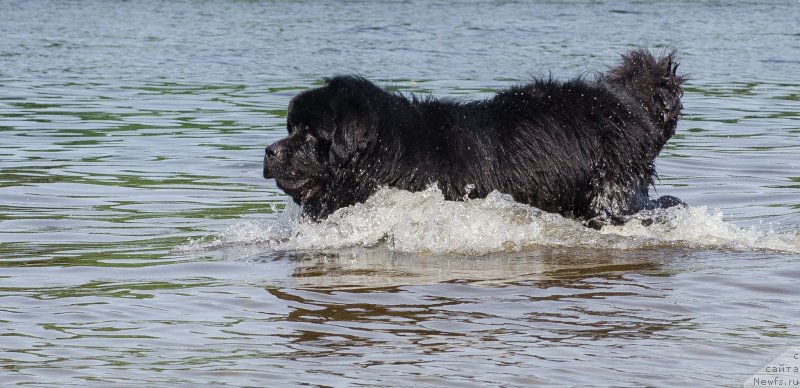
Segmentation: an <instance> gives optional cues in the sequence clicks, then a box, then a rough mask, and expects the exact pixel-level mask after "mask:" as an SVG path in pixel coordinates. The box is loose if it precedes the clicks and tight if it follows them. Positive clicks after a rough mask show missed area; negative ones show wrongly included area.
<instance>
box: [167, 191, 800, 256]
mask: <svg viewBox="0 0 800 388" xmlns="http://www.w3.org/2000/svg"><path fill="white" fill-rule="evenodd" d="M298 214H299V211H298V209H296V207H289V208H287V210H286V211H285V212H284V213H283V215H282V217H281V218H279V219H278V220H277V221H274V222H259V221H242V222H239V223H236V224H234V225H232V226H230V227H229V228H228V230H226V231H225V232H223V233H222V234H221V235H220V236H218V237H216V238H215V239H214V240H213V241H211V242H207V241H205V242H204V241H200V242H194V243H190V244H187V245H186V246H183V247H180V248H179V249H180V250H183V251H197V250H204V249H216V248H220V247H226V246H232V245H247V244H251V245H253V244H255V245H260V246H262V247H263V246H267V247H268V248H269V249H272V250H276V251H325V250H340V249H346V248H353V247H381V248H384V249H388V250H390V251H394V252H406V253H413V254H422V255H428V254H431V255H447V254H454V255H455V254H459V255H484V254H489V253H497V252H519V251H525V250H529V249H535V248H540V247H578V248H606V249H618V250H633V249H642V248H658V247H670V248H676V247H677V248H688V249H736V250H759V249H766V250H774V251H781V252H788V253H800V233H798V232H797V231H795V232H788V233H786V232H784V233H778V232H774V231H772V230H768V231H761V230H758V229H755V228H749V229H748V228H740V227H737V226H736V225H734V224H732V223H730V222H726V221H725V220H723V214H722V212H721V211H719V210H714V211H709V210H708V209H707V208H706V207H703V206H700V207H683V208H677V207H676V208H670V209H659V210H654V211H645V212H641V213H639V214H637V215H635V216H633V217H631V219H630V220H629V221H628V222H627V223H626V224H625V225H622V226H607V227H604V228H603V229H602V230H601V231H596V230H594V229H590V228H586V227H584V226H582V225H581V224H580V223H579V222H576V221H574V220H570V219H567V218H564V217H561V216H560V215H557V214H552V213H547V212H543V211H541V210H539V209H537V208H534V207H531V206H528V205H524V204H520V203H517V202H515V201H514V200H513V199H512V198H511V196H509V195H506V194H501V193H499V192H492V193H491V194H489V195H488V196H487V197H486V198H481V199H470V200H466V201H458V202H456V201H446V200H445V199H444V196H443V195H442V193H441V191H440V190H439V189H438V188H436V187H435V186H432V187H429V188H428V189H426V190H423V191H420V192H416V193H412V192H408V191H403V190H397V189H389V188H386V189H382V190H380V191H378V192H377V193H376V194H375V195H373V196H372V197H370V198H369V199H368V200H367V201H366V202H365V203H363V204H357V205H354V206H351V207H347V208H343V209H339V210H338V211H336V212H335V213H334V214H332V215H331V216H329V217H328V218H327V219H325V220H323V221H321V222H311V221H307V220H303V219H301V218H300V217H299V216H298ZM650 220H654V221H655V222H652V224H651V223H650V222H645V221H650ZM646 225H647V226H646Z"/></svg>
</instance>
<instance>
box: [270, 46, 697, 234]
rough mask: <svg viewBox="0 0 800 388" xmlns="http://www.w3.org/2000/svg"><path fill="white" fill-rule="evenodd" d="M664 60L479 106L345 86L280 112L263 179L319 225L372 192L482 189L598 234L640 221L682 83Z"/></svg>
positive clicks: (628, 62) (628, 58) (339, 80)
mask: <svg viewBox="0 0 800 388" xmlns="http://www.w3.org/2000/svg"><path fill="white" fill-rule="evenodd" d="M677 67H678V65H677V64H676V63H675V62H674V53H669V54H666V55H662V56H661V57H660V58H655V57H653V55H652V54H650V53H649V52H648V51H646V50H634V51H632V52H630V53H628V54H626V55H623V57H622V63H621V64H620V65H619V66H618V67H616V68H614V69H612V70H611V71H609V72H608V73H607V74H604V75H598V76H597V77H595V78H596V79H593V80H588V79H583V78H578V79H575V80H571V81H567V82H557V81H554V80H552V79H540V80H535V81H534V82H532V83H530V84H526V85H521V86H516V87H513V88H511V89H508V90H504V91H501V92H499V93H498V94H497V95H496V96H494V97H493V98H491V99H488V100H485V101H470V102H460V101H454V100H450V99H448V100H435V99H433V98H430V97H429V98H423V99H418V98H416V97H414V96H411V97H406V96H404V95H402V94H400V93H395V92H387V91H385V90H383V89H381V88H379V87H377V86H375V85H374V84H372V83H371V82H369V81H367V80H365V79H362V78H359V77H353V76H339V77H334V78H330V79H327V80H326V82H325V86H323V87H320V88H317V89H311V90H307V91H305V92H302V93H300V94H298V95H297V96H296V97H295V98H294V99H293V100H292V101H291V103H290V104H289V113H288V118H287V128H288V130H289V136H288V137H286V138H284V139H282V140H280V141H278V142H276V143H274V144H272V145H270V146H269V147H267V149H266V156H265V158H264V177H265V178H267V179H270V178H275V181H276V182H277V185H278V187H280V188H281V189H283V191H285V192H286V193H287V194H288V195H290V196H291V197H292V198H293V199H294V201H295V202H296V203H298V204H300V205H301V206H302V209H303V213H304V214H305V215H307V216H309V217H311V218H313V219H317V220H319V219H322V218H324V217H326V216H328V215H329V214H330V213H332V212H334V211H335V210H336V209H339V208H341V207H345V206H350V205H353V204H355V203H358V202H363V201H364V200H366V199H367V198H368V197H369V196H370V195H372V194H373V193H375V191H377V190H378V189H379V188H380V187H383V186H389V187H395V188H399V189H403V190H409V191H418V190H422V189H424V188H425V187H427V186H428V185H430V184H431V183H437V184H438V186H439V188H440V189H441V190H442V193H443V194H444V196H445V198H447V199H448V200H460V199H463V198H465V197H467V196H468V197H470V198H475V197H485V196H486V195H487V194H489V193H490V192H491V191H492V190H498V191H500V192H502V193H506V194H511V195H512V196H513V197H514V199H515V200H516V201H518V202H522V203H527V204H530V205H533V206H535V207H537V208H539V209H542V210H545V211H548V212H555V213H560V214H562V215H565V216H568V217H574V218H577V219H580V220H583V221H584V222H586V224H587V225H589V226H592V227H595V228H599V227H602V225H605V224H608V223H612V224H619V223H622V222H623V221H624V220H625V217H626V216H629V215H632V214H634V213H637V212H639V211H641V210H643V209H653V208H658V207H669V206H674V205H678V204H682V202H681V201H680V200H679V199H677V198H675V197H670V196H664V197H661V198H659V199H658V200H655V201H653V200H650V197H649V194H648V189H649V187H650V186H651V185H652V184H653V177H654V176H655V166H654V160H655V158H656V156H657V155H658V153H659V152H660V151H661V149H662V148H663V147H664V144H665V143H666V142H667V140H668V139H669V138H670V137H671V136H672V135H673V134H674V133H675V126H676V124H677V121H678V117H679V115H680V111H681V109H682V105H681V103H680V98H681V96H682V95H683V90H682V88H681V83H682V82H683V81H684V79H683V77H681V76H678V75H677V74H676V69H677Z"/></svg>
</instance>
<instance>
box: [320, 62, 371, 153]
mask: <svg viewBox="0 0 800 388" xmlns="http://www.w3.org/2000/svg"><path fill="white" fill-rule="evenodd" d="M326 87H327V88H328V89H329V93H330V94H329V96H330V99H329V102H330V107H331V110H332V112H333V121H334V123H335V124H334V126H335V131H334V133H333V138H332V139H331V153H332V154H333V156H334V157H336V159H337V160H344V161H347V160H350V159H352V158H353V156H354V155H355V154H356V153H359V152H361V151H363V150H364V149H365V148H366V146H367V144H369V141H368V137H369V136H370V128H372V126H373V125H374V124H373V121H374V120H373V117H372V116H373V113H372V111H373V109H372V107H371V104H370V95H372V94H373V93H371V91H372V90H371V89H374V88H377V87H376V86H375V85H373V84H372V83H371V82H369V81H367V80H365V79H362V78H357V77H335V78H329V79H326Z"/></svg>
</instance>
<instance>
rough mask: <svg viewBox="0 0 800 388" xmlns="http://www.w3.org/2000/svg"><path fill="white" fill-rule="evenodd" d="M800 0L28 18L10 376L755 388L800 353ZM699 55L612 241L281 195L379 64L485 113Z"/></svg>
mask: <svg viewBox="0 0 800 388" xmlns="http://www.w3.org/2000/svg"><path fill="white" fill-rule="evenodd" d="M799 18H800V4H799V3H797V2H789V1H785V2H770V3H764V2H668V3H667V2H609V3H606V4H595V3H588V2H587V3H576V2H564V3H561V2H521V3H517V2H493V3H484V2H463V3H458V4H452V3H450V2H447V3H432V2H413V1H412V2H402V3H395V2H388V3H379V2H368V3H361V2H347V3H339V2H308V3H306V2H291V3H289V2H247V1H237V2H234V1H205V2H159V1H137V2H123V1H82V2H71V1H63V2H60V1H52V2H12V1H2V0H0V36H3V38H2V39H0V139H2V141H0V383H2V384H1V385H10V386H13V385H29V386H53V385H58V386H86V385H96V386H108V385H112V386H125V385H147V386H175V385H199V384H202V385H231V386H247V385H251V386H252V385H270V386H274V385H279V386H280V385H285V386H292V385H304V384H306V385H323V386H344V385H369V386H374V385H382V386H387V385H389V386H396V385H402V386H409V385H415V386H441V385H459V386H491V385H504V386H528V385H536V384H541V385H576V386H584V385H623V386H629V385H637V386H640V385H648V386H720V385H722V386H734V385H740V384H741V383H742V382H744V381H745V380H746V379H748V378H749V376H751V375H752V374H754V373H756V372H758V371H759V369H760V368H763V367H764V366H765V365H766V364H767V363H768V362H769V361H770V360H771V359H773V358H774V357H776V356H778V355H779V354H781V353H783V352H784V351H786V350H787V349H789V348H790V347H791V346H796V345H798V343H800V328H798V325H797V322H800V304H798V300H800V299H798V297H800V291H799V290H798V278H800V264H798V259H800V255H798V252H800V156H798V155H800V97H798V95H799V94H800V81H798V79H797V74H800V39H799V38H800V30H799V29H798V24H797V20H798V19H799ZM635 46H643V47H648V48H650V49H653V50H655V51H658V50H662V49H664V48H667V47H673V48H677V49H678V50H679V58H680V60H681V62H682V64H681V67H680V69H681V70H682V71H683V72H685V73H687V74H689V75H690V76H691V80H690V81H689V82H688V84H687V93H686V96H685V98H684V105H685V107H686V109H685V113H686V115H685V116H684V118H683V120H682V121H681V122H680V124H679V127H678V135H676V137H675V138H674V139H673V140H672V141H671V142H670V143H669V145H668V147H667V148H666V149H665V150H664V152H663V153H662V155H661V157H660V158H659V160H658V170H659V175H660V182H659V183H658V184H657V187H656V190H657V192H658V194H659V195H664V194H670V195H676V196H678V197H680V198H682V199H684V200H685V201H687V202H688V203H689V204H691V206H690V207H689V208H687V209H683V210H677V209H673V210H670V211H668V212H665V213H664V214H659V215H658V216H659V217H660V218H662V220H663V221H664V222H662V223H660V224H657V225H656V226H654V227H651V228H644V227H641V226H637V225H635V223H632V224H630V225H628V226H625V227H622V228H614V229H604V230H603V231H602V232H596V231H594V230H588V229H586V228H582V227H580V226H579V225H577V224H575V223H574V222H572V221H569V220H565V219H563V218H560V217H557V216H553V215H549V214H546V213H541V212H539V211H538V210H536V209H533V208H530V207H527V206H524V205H520V204H515V203H513V202H512V201H509V200H508V198H506V197H504V196H503V195H501V194H499V193H498V194H496V195H493V196H492V197H491V198H488V199H486V200H472V201H469V202H461V203H454V202H446V201H442V200H441V198H440V197H439V196H438V195H439V194H438V192H437V190H436V189H435V188H432V189H430V190H428V191H425V192H422V193H416V194H411V193H404V192H398V191H393V190H385V191H383V192H381V193H380V194H379V195H378V196H376V197H374V198H372V199H371V200H370V201H369V202H368V203H366V204H364V205H360V206H356V207H354V208H353V209H348V210H346V211H344V212H341V213H338V214H336V215H334V216H333V217H332V218H331V219H329V220H328V221H326V222H323V223H321V224H309V223H301V222H297V221H296V219H295V218H293V217H294V215H295V214H296V212H297V209H296V208H295V207H294V206H292V205H291V204H287V198H286V197H285V196H284V195H283V194H282V193H281V192H280V191H279V190H277V188H276V187H275V185H274V182H271V181H265V180H263V179H261V177H260V173H261V164H260V163H261V156H262V152H263V148H264V146H266V145H267V144H270V143H271V142H273V141H275V140H276V139H279V138H280V137H282V136H283V135H284V133H285V129H284V128H285V115H286V106H287V104H288V101H289V100H290V99H291V97H292V96H293V95H294V94H296V93H297V92H298V91H300V90H304V89H305V88H308V87H311V86H314V85H318V84H319V82H320V79H321V77H323V76H328V75H331V74H335V73H357V74H361V75H363V76H366V77H367V78H370V79H373V80H376V81H377V82H379V83H381V84H383V85H386V86H391V87H395V88H399V89H402V90H407V91H412V92H416V93H433V94H434V95H436V96H440V97H444V96H451V97H457V98H483V97H486V96H488V95H490V94H491V93H492V92H493V91H494V90H496V89H497V88H502V87H506V86H509V85H512V84H514V83H517V82H524V81H525V80H526V79H527V77H528V76H530V75H541V74H545V75H546V74H548V72H549V71H552V72H553V74H554V75H555V76H557V77H571V76H575V75H579V74H582V73H583V72H585V71H592V70H600V71H602V70H604V69H607V68H608V66H610V65H612V64H613V63H615V61H616V60H617V58H618V53H620V52H624V51H625V50H627V49H628V48H630V47H635Z"/></svg>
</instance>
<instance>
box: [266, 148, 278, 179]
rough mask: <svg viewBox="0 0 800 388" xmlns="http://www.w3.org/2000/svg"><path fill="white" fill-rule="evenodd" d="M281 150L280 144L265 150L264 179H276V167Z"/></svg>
mask: <svg viewBox="0 0 800 388" xmlns="http://www.w3.org/2000/svg"><path fill="white" fill-rule="evenodd" d="M280 150H281V147H280V145H278V143H275V144H272V145H270V146H268V147H267V148H266V149H265V150H264V172H263V175H264V178H266V179H273V178H275V165H276V162H277V159H278V156H279V155H280Z"/></svg>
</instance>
